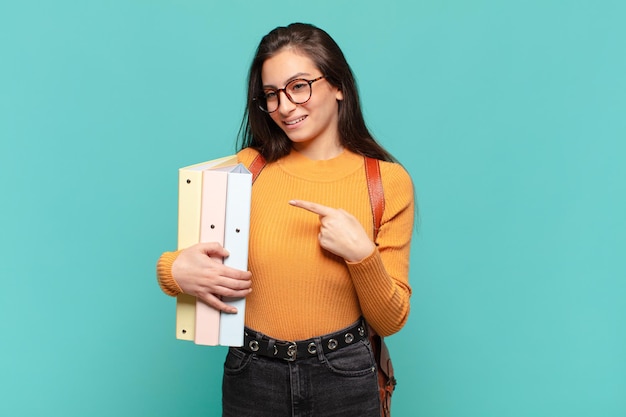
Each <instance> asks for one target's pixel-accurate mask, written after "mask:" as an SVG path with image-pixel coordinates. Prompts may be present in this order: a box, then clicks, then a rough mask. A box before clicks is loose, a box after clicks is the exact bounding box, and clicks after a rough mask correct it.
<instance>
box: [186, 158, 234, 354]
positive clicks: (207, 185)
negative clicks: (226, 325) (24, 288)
mask: <svg viewBox="0 0 626 417" xmlns="http://www.w3.org/2000/svg"><path fill="white" fill-rule="evenodd" d="M227 185H228V172H226V171H223V170H219V169H217V170H213V169H208V170H206V171H204V172H203V173H202V198H201V200H202V204H201V214H200V242H217V243H219V244H220V245H222V246H224V220H225V213H226V189H227ZM215 260H216V261H218V262H223V260H222V258H218V259H215ZM219 326H220V312H219V310H216V309H214V308H213V307H211V306H209V305H207V304H205V303H204V302H202V301H200V300H196V332H195V340H194V341H195V342H196V344H198V345H209V346H216V345H218V344H219Z"/></svg>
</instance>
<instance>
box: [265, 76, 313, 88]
mask: <svg viewBox="0 0 626 417" xmlns="http://www.w3.org/2000/svg"><path fill="white" fill-rule="evenodd" d="M305 75H308V76H311V74H310V73H308V72H298V73H297V74H294V75H292V76H291V77H289V78H287V81H285V83H284V84H283V85H287V84H289V83H290V82H292V81H293V80H295V79H298V78H300V77H303V76H305ZM263 88H278V87H276V86H275V85H270V84H264V85H263Z"/></svg>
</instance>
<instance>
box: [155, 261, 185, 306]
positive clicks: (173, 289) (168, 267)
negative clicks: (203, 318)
mask: <svg viewBox="0 0 626 417" xmlns="http://www.w3.org/2000/svg"><path fill="white" fill-rule="evenodd" d="M179 253H180V251H176V252H164V253H163V254H162V255H161V256H160V257H159V260H158V261H157V266H156V271H157V281H158V283H159V286H160V287H161V290H163V292H164V293H165V294H167V295H170V296H172V297H175V296H177V295H178V294H180V293H182V292H183V290H182V289H181V288H180V286H179V285H178V283H177V282H176V280H175V279H174V277H173V276H172V265H173V264H174V261H175V260H176V258H177V257H178V254H179Z"/></svg>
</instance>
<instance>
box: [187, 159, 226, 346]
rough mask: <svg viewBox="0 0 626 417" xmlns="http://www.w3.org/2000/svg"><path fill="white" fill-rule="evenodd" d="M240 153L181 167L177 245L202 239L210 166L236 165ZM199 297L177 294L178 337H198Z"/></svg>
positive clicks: (189, 338)
mask: <svg viewBox="0 0 626 417" xmlns="http://www.w3.org/2000/svg"><path fill="white" fill-rule="evenodd" d="M236 163H237V156H236V155H230V156H225V157H223V158H218V159H214V160H211V161H207V162H202V163H199V164H194V165H190V166H187V167H183V168H180V169H179V170H178V246H177V247H178V249H179V250H180V249H185V248H187V247H189V246H192V245H194V244H196V243H199V242H200V218H201V204H202V200H201V198H202V176H203V171H205V170H207V169H209V168H216V167H220V166H228V165H235V164H236ZM195 321H196V298H195V297H193V296H191V295H189V294H180V295H178V296H177V297H176V338H177V339H181V340H191V341H193V340H194V339H195V327H196V326H195V324H196V323H195Z"/></svg>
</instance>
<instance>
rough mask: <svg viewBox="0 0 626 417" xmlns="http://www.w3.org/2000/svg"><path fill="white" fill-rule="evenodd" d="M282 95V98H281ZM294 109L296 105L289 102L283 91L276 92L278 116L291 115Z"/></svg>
mask: <svg viewBox="0 0 626 417" xmlns="http://www.w3.org/2000/svg"><path fill="white" fill-rule="evenodd" d="M281 93H282V96H281ZM295 108H296V105H295V104H294V103H292V102H291V100H289V97H287V93H286V92H285V91H279V92H278V111H279V112H280V114H283V115H286V114H289V113H291V112H292V111H293V110H294V109H295Z"/></svg>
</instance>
